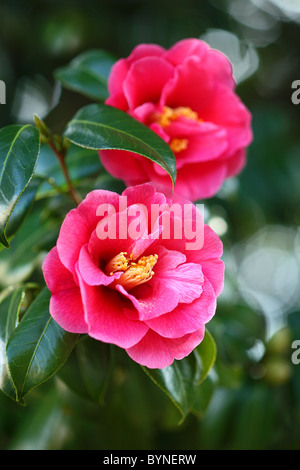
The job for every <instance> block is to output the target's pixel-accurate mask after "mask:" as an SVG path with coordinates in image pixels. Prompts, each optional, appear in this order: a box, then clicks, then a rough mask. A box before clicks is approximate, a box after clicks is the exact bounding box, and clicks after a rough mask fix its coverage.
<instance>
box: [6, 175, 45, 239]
mask: <svg viewBox="0 0 300 470" xmlns="http://www.w3.org/2000/svg"><path fill="white" fill-rule="evenodd" d="M41 184H42V179H41V178H36V177H33V178H32V180H31V181H30V183H29V184H28V186H27V187H26V188H25V190H24V192H23V193H22V195H21V196H20V199H19V200H18V202H17V204H16V206H15V208H14V210H13V212H12V214H11V216H10V219H9V221H8V224H7V227H6V234H7V236H8V237H10V236H12V235H14V234H15V233H16V232H17V230H18V229H19V228H20V226H21V224H22V222H23V221H24V219H25V217H26V216H27V215H28V213H29V212H30V209H31V208H32V205H33V202H34V199H35V196H36V194H37V192H38V190H39V188H40V186H41Z"/></svg>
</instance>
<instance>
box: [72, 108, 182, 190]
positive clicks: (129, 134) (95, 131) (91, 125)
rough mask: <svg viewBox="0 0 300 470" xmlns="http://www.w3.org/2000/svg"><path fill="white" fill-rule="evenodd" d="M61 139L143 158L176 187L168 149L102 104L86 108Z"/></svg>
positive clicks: (145, 129) (142, 127) (147, 130)
mask: <svg viewBox="0 0 300 470" xmlns="http://www.w3.org/2000/svg"><path fill="white" fill-rule="evenodd" d="M64 135H65V137H67V138H68V139H69V140H70V141H71V142H73V143H74V144H76V145H80V146H82V147H86V148H89V149H94V150H104V149H117V150H126V151H129V152H134V153H137V154H139V155H143V156H144V157H146V158H149V159H150V160H152V161H153V162H155V163H157V164H158V165H160V166H161V167H162V168H163V169H164V170H165V171H166V172H167V173H168V174H169V175H170V177H171V179H172V181H173V184H175V180H176V160H175V156H174V154H173V152H172V150H171V149H170V147H169V145H168V144H167V143H166V142H165V141H164V140H163V139H162V138H161V137H159V136H158V135H157V134H156V133H155V132H153V131H152V130H151V129H150V128H149V127H147V126H145V125H144V124H142V123H140V122H139V121H137V120H136V119H134V118H133V117H131V116H129V114H127V113H125V112H124V111H121V110H120V109H117V108H113V107H112V106H106V105H101V104H91V105H88V106H85V107H84V108H82V109H80V110H79V111H78V112H77V113H76V115H75V116H74V118H73V119H72V120H71V121H70V122H69V123H68V125H67V128H66V130H65V133H64Z"/></svg>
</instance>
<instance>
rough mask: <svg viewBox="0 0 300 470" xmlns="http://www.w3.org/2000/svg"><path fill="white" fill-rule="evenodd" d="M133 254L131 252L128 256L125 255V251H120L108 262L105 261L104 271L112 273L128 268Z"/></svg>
mask: <svg viewBox="0 0 300 470" xmlns="http://www.w3.org/2000/svg"><path fill="white" fill-rule="evenodd" d="M132 257H133V255H132V254H131V255H130V256H129V257H128V256H127V252H126V251H121V253H119V254H118V255H116V256H114V257H113V258H112V259H111V260H110V261H109V263H107V265H106V268H105V272H106V273H107V274H110V276H112V275H113V273H115V272H117V271H126V269H127V268H128V263H129V262H130V260H131V259H132Z"/></svg>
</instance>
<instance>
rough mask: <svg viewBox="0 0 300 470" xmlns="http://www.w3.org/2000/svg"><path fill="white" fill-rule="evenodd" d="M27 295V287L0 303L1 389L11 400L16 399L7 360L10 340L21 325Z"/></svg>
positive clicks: (6, 297)
mask: <svg viewBox="0 0 300 470" xmlns="http://www.w3.org/2000/svg"><path fill="white" fill-rule="evenodd" d="M24 294H25V287H24V286H22V287H18V288H17V289H15V290H13V291H12V292H10V290H9V291H8V292H7V294H6V296H5V297H4V298H3V299H2V301H1V302H0V389H1V390H2V392H4V393H5V394H6V395H7V396H9V397H10V398H13V399H14V400H15V399H16V391H15V388H14V385H13V382H12V380H11V377H10V374H9V370H8V367H7V359H6V346H7V343H8V340H9V338H10V336H11V334H12V332H13V331H14V329H15V328H16V327H17V325H18V323H19V310H20V305H21V303H22V300H23V298H24Z"/></svg>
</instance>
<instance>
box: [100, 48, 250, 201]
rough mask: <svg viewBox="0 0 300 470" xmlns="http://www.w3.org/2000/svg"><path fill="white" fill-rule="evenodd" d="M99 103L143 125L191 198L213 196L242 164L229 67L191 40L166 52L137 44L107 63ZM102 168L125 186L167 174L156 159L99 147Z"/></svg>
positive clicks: (244, 119) (246, 128) (244, 132)
mask: <svg viewBox="0 0 300 470" xmlns="http://www.w3.org/2000/svg"><path fill="white" fill-rule="evenodd" d="M108 90H109V97H108V99H107V100H106V104H107V105H110V106H114V107H116V108H119V109H121V110H123V111H125V112H127V113H128V114H130V115H131V116H132V117H134V118H135V119H137V120H138V121H140V122H142V123H143V124H145V125H147V126H148V127H150V128H151V129H152V130H153V131H154V132H156V133H157V134H158V135H160V136H161V137H162V138H163V139H164V140H165V141H166V142H167V143H168V144H169V145H170V147H171V149H172V150H173V152H174V155H175V157H176V165H177V180H176V186H175V189H176V192H177V193H178V194H181V195H182V196H183V197H185V198H187V199H189V200H191V201H197V200H199V199H202V198H209V197H212V196H214V195H215V194H216V193H217V191H218V190H219V189H220V188H221V186H222V184H223V182H224V180H225V179H226V178H229V177H232V176H235V175H237V174H238V173H239V172H240V171H241V170H242V168H243V167H244V165H245V161H246V147H247V146H248V145H249V144H250V143H251V140H252V130H251V114H250V112H249V111H248V109H247V108H246V107H245V105H244V104H243V103H242V102H241V100H240V98H239V97H238V96H237V94H236V93H235V81H234V79H233V75H232V66H231V64H230V62H229V60H228V59H227V58H226V56H225V55H223V54H222V53H221V52H219V51H217V50H214V49H212V48H210V47H209V46H208V45H207V44H206V43H205V42H203V41H201V40H198V39H184V40H181V41H179V42H177V43H176V44H175V45H174V46H173V47H171V48H170V49H169V50H166V49H164V48H163V47H160V46H158V45H155V44H140V45H138V46H137V47H135V48H134V50H133V51H132V53H131V54H130V55H129V57H128V58H125V59H120V60H119V61H117V62H116V63H115V64H114V66H113V67H112V70H111V73H110V76H109V80H108ZM99 155H100V159H101V161H102V163H103V165H104V167H105V168H106V169H107V170H108V171H109V173H111V174H112V175H113V176H115V177H116V178H119V179H121V180H123V181H124V182H125V184H126V185H128V186H130V185H136V184H140V183H144V182H147V181H154V182H157V183H159V184H163V185H165V186H167V185H169V184H170V179H169V176H168V175H167V173H166V172H165V170H164V169H162V168H161V167H160V166H159V165H157V164H156V163H154V162H152V161H150V160H147V159H145V158H144V157H141V156H139V155H137V154H134V153H132V152H125V151H122V150H102V151H100V152H99Z"/></svg>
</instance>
